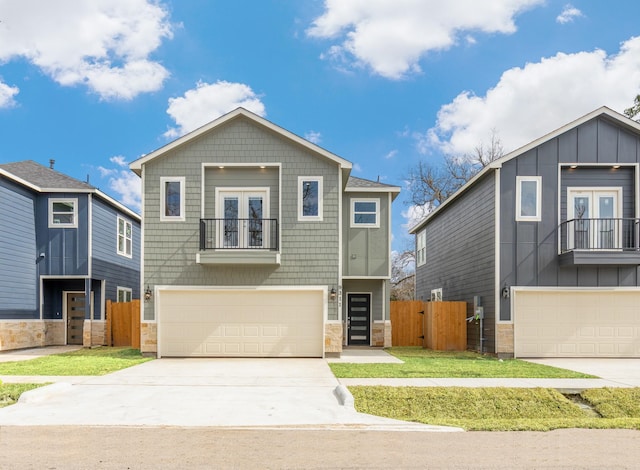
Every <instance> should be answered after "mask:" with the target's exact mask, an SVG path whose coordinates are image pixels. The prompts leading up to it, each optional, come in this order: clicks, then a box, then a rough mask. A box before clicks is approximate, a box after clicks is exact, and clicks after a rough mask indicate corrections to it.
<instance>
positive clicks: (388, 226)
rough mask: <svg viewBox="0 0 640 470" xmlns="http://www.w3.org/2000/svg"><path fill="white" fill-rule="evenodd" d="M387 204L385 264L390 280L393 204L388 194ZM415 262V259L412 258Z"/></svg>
mask: <svg viewBox="0 0 640 470" xmlns="http://www.w3.org/2000/svg"><path fill="white" fill-rule="evenodd" d="M387 204H388V210H387V212H388V214H389V217H388V220H387V244H388V245H389V246H388V248H389V249H388V250H387V263H389V271H388V273H387V274H388V276H389V279H391V240H392V238H393V233H391V224H392V221H391V219H392V217H391V204H393V199H392V198H391V194H389V196H388V197H387ZM414 260H415V257H414Z"/></svg>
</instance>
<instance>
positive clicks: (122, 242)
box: [118, 216, 133, 258]
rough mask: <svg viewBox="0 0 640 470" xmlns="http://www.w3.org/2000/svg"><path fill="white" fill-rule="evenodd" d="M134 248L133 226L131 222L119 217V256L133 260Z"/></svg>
mask: <svg viewBox="0 0 640 470" xmlns="http://www.w3.org/2000/svg"><path fill="white" fill-rule="evenodd" d="M132 246H133V226H132V225H131V222H129V221H128V220H125V219H123V218H122V217H120V216H118V254H119V255H122V256H127V257H128V258H131V250H132Z"/></svg>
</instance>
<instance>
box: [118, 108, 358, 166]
mask: <svg viewBox="0 0 640 470" xmlns="http://www.w3.org/2000/svg"><path fill="white" fill-rule="evenodd" d="M238 116H244V117H246V118H248V119H251V120H253V121H254V122H256V123H258V124H261V125H263V126H264V127H266V128H268V129H269V130H271V131H273V132H275V133H277V134H279V135H281V136H283V137H285V138H287V139H289V140H291V141H293V142H295V143H297V144H299V145H301V146H303V147H305V148H307V149H308V150H310V151H312V152H314V153H317V154H319V155H321V156H323V157H325V158H327V159H329V160H331V161H333V162H335V163H337V164H338V165H340V167H341V168H345V169H351V168H352V164H351V162H349V161H347V160H345V159H343V158H341V157H338V156H337V155H335V154H333V153H331V152H329V151H328V150H325V149H323V148H322V147H319V146H318V145H316V144H313V143H311V142H309V141H308V140H305V139H303V138H302V137H299V136H297V135H295V134H293V133H292V132H289V131H288V130H286V129H284V128H282V127H280V126H277V125H275V124H274V123H272V122H270V121H267V120H266V119H264V118H262V117H260V116H258V115H257V114H254V113H252V112H250V111H247V110H246V109H244V108H237V109H235V110H233V111H231V112H229V113H227V114H225V115H224V116H220V117H219V118H218V119H214V120H213V121H211V122H210V123H208V124H205V125H204V126H202V127H200V128H198V129H196V130H194V131H192V132H190V133H188V134H186V135H184V136H182V137H180V138H178V139H176V140H174V141H173V142H170V143H168V144H167V145H165V146H164V147H160V148H159V149H157V150H155V151H153V152H151V153H149V154H147V155H145V156H144V157H142V158H139V159H137V160H135V161H133V162H131V163H130V164H129V168H130V169H131V170H132V171H133V172H135V173H137V174H140V173H139V172H140V171H141V169H142V166H143V165H144V164H145V163H147V162H148V161H150V160H153V159H154V158H156V157H158V156H160V155H162V154H164V153H166V152H169V151H171V150H173V149H175V148H176V147H179V146H180V145H182V144H184V143H186V142H189V141H190V140H192V139H196V138H198V137H199V136H201V135H202V134H205V133H207V132H209V131H210V130H211V129H214V128H216V127H218V126H221V125H223V124H225V123H227V122H229V121H231V120H233V119H234V118H236V117H238Z"/></svg>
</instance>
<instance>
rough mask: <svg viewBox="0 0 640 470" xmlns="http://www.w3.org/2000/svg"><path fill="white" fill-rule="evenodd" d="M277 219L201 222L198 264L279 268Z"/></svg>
mask: <svg viewBox="0 0 640 470" xmlns="http://www.w3.org/2000/svg"><path fill="white" fill-rule="evenodd" d="M278 240H279V233H278V220H277V219H258V218H250V219H200V252H199V253H198V254H197V256H196V261H197V262H198V263H199V264H214V265H220V264H233V265H243V264H244V265H258V264H262V265H279V264H280V251H279V247H278Z"/></svg>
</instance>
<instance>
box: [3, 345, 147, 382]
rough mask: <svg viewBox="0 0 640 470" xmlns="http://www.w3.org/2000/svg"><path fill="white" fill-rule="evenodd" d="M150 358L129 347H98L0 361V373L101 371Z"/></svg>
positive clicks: (96, 373)
mask: <svg viewBox="0 0 640 470" xmlns="http://www.w3.org/2000/svg"><path fill="white" fill-rule="evenodd" d="M150 360H151V358H147V357H143V356H142V354H140V351H139V350H137V349H131V348H110V347H100V348H94V349H80V350H78V351H73V352H68V353H62V354H53V355H51V356H44V357H39V358H36V359H31V360H28V361H15V362H2V363H0V375H64V376H69V375H104V374H109V373H110V372H115V371H117V370H120V369H126V368H127V367H131V366H135V365H136V364H140V363H143V362H146V361H150Z"/></svg>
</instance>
